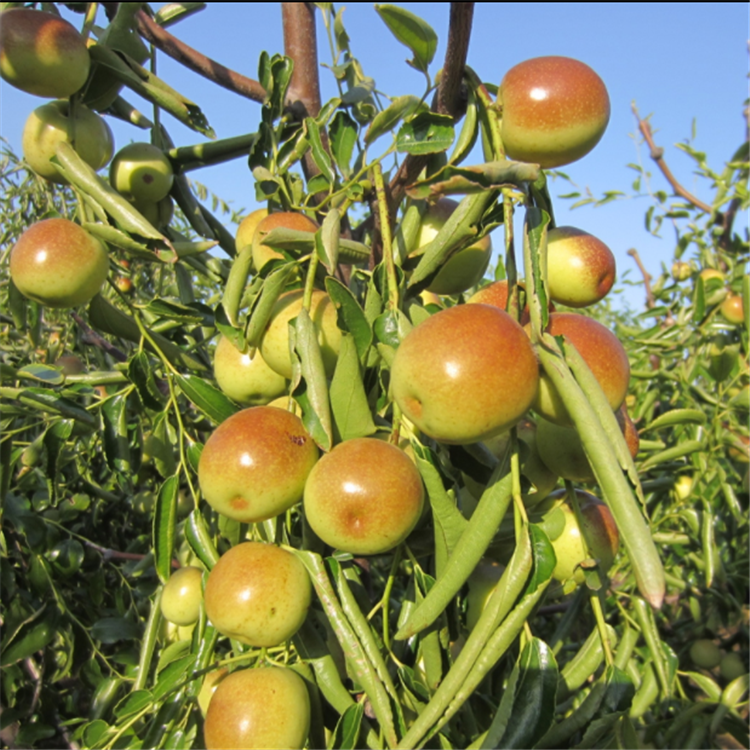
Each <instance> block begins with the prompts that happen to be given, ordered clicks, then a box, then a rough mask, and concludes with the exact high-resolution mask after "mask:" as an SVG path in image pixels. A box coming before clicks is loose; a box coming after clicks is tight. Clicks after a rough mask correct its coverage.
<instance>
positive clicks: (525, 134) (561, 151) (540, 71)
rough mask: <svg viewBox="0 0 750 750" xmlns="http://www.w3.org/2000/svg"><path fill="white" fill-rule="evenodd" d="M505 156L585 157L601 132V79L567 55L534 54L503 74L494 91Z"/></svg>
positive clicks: (604, 112) (557, 161) (545, 163)
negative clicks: (501, 114) (500, 118)
mask: <svg viewBox="0 0 750 750" xmlns="http://www.w3.org/2000/svg"><path fill="white" fill-rule="evenodd" d="M497 99H498V103H499V104H500V105H502V110H503V120H502V130H501V136H502V139H503V145H504V146H505V152H506V154H507V156H508V158H510V159H514V160H516V161H525V162H531V163H534V164H539V165H540V166H541V167H543V168H544V169H551V168H553V167H561V166H563V165H565V164H570V163H571V162H574V161H576V160H578V159H580V158H581V157H583V156H585V155H586V154H587V153H588V152H589V151H591V149H593V148H594V146H596V144H597V143H598V142H599V140H600V139H601V137H602V135H604V131H605V130H606V128H607V123H608V122H609V112H610V107H609V95H608V94H607V89H606V87H605V86H604V82H603V81H602V79H601V78H600V77H599V76H598V75H597V74H596V73H595V72H594V71H593V70H592V69H591V68H590V67H589V66H588V65H586V64H585V63H582V62H580V61H578V60H574V59H572V58H570V57H555V56H550V57H535V58H533V59H531V60H526V61H525V62H522V63H519V64H518V65H516V66H515V67H513V68H511V69H510V70H509V71H508V72H507V73H506V74H505V76H504V78H503V80H502V83H501V84H500V89H499V91H498V95H497Z"/></svg>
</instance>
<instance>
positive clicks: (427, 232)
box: [412, 198, 492, 294]
mask: <svg viewBox="0 0 750 750" xmlns="http://www.w3.org/2000/svg"><path fill="white" fill-rule="evenodd" d="M457 208H458V203H457V202H456V201H454V200H451V199H450V198H441V199H440V200H439V201H438V202H437V203H435V204H434V205H431V206H428V208H427V210H426V211H425V214H424V216H423V217H422V225H421V226H420V229H419V236H418V239H417V250H416V251H415V252H414V253H412V255H419V253H420V250H422V249H424V247H425V246H426V245H428V244H429V243H430V242H432V240H434V239H435V237H436V236H437V234H438V232H439V231H440V230H441V229H442V228H443V225H444V224H445V222H446V221H447V220H448V219H449V218H450V215H451V214H452V213H453V212H454V211H455V210H456V209H457ZM491 256H492V241H491V240H490V238H489V236H485V237H482V238H481V239H479V240H477V241H476V242H474V243H472V244H471V245H469V247H465V248H464V249H463V250H459V251H458V252H457V253H454V254H453V255H451V257H450V258H448V260H447V261H446V263H445V264H444V265H443V267H442V268H441V269H440V270H439V271H438V273H437V275H436V276H435V277H434V278H433V280H432V281H431V282H430V285H429V286H428V287H427V290H428V291H430V292H433V293H434V294H460V293H461V292H464V291H466V290H467V289H469V288H470V287H472V286H474V285H475V284H478V283H479V282H480V281H481V280H482V277H483V276H484V272H485V271H486V270H487V266H488V265H489V263H490V257H491Z"/></svg>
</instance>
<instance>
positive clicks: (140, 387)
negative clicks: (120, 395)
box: [128, 351, 164, 411]
mask: <svg viewBox="0 0 750 750" xmlns="http://www.w3.org/2000/svg"><path fill="white" fill-rule="evenodd" d="M128 378H129V379H130V382H131V383H133V385H134V386H135V387H136V390H137V391H138V395H139V396H140V398H141V401H142V402H143V405H144V406H145V407H146V408H147V409H151V410H152V411H161V410H162V409H163V408H164V394H163V393H162V392H161V391H160V390H159V386H158V385H157V384H156V374H155V372H154V368H153V367H152V366H151V363H150V361H149V358H148V355H147V354H146V353H145V352H142V351H138V352H135V354H133V356H132V357H131V358H130V361H129V362H128Z"/></svg>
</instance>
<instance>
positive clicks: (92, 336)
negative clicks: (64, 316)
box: [71, 313, 128, 362]
mask: <svg viewBox="0 0 750 750" xmlns="http://www.w3.org/2000/svg"><path fill="white" fill-rule="evenodd" d="M71 317H72V318H73V320H74V321H75V322H76V325H77V326H78V327H79V328H80V329H81V331H82V332H83V335H82V340H83V342H84V343H85V344H92V345H93V346H98V347H99V348H100V349H103V350H104V351H105V352H106V353H107V354H109V355H110V356H111V357H112V358H113V359H116V360H117V361H118V362H127V361H128V356H127V354H125V353H124V352H122V351H121V350H120V349H118V348H117V347H116V346H114V345H113V344H110V343H109V341H107V339H105V338H104V337H102V336H100V335H99V334H98V333H97V332H96V331H95V330H94V329H93V328H91V326H89V325H88V323H86V321H85V320H84V319H83V318H82V317H81V316H80V315H79V314H78V313H71Z"/></svg>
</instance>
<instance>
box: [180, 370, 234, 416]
mask: <svg viewBox="0 0 750 750" xmlns="http://www.w3.org/2000/svg"><path fill="white" fill-rule="evenodd" d="M175 381H176V383H177V385H178V386H179V388H180V390H181V391H182V392H183V393H184V394H185V396H187V398H188V399H190V401H191V403H192V404H193V405H194V406H195V407H196V408H197V409H199V410H200V411H201V412H203V414H205V415H206V416H207V417H208V418H209V419H210V420H211V421H212V422H214V423H215V424H221V423H222V422H223V421H224V420H225V419H228V418H229V417H231V416H232V414H235V413H236V412H237V411H238V408H237V406H235V405H234V404H233V403H232V401H231V400H230V399H229V398H228V397H227V396H225V395H224V394H223V393H222V392H221V391H220V390H219V389H218V388H217V387H216V386H214V385H211V383H208V382H207V381H206V380H204V379H203V378H200V377H198V376H197V375H175Z"/></svg>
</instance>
